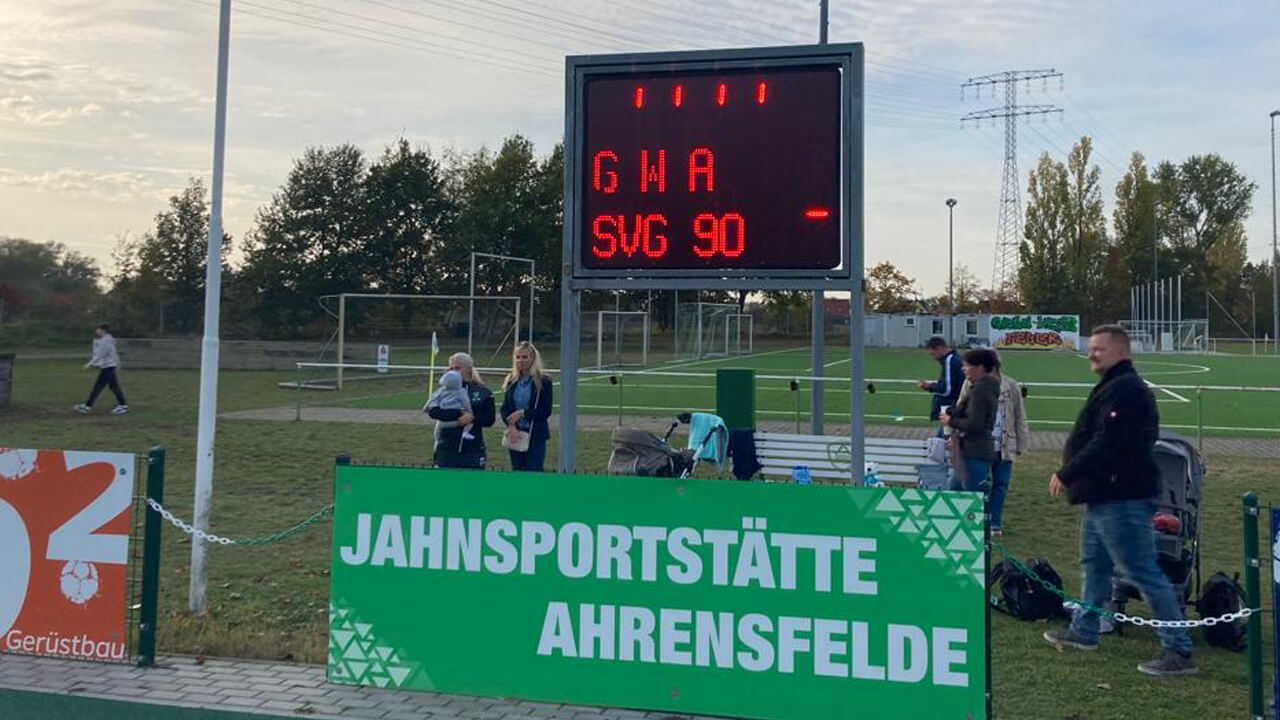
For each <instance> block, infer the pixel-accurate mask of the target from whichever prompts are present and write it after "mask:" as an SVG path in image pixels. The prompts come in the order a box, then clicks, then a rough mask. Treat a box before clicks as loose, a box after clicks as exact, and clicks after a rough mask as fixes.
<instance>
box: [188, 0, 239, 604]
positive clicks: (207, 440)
mask: <svg viewBox="0 0 1280 720" xmlns="http://www.w3.org/2000/svg"><path fill="white" fill-rule="evenodd" d="M230 41H231V0H222V2H221V4H220V6H219V10H218V81H217V82H218V88H217V100H216V104H215V106H214V120H213V178H212V180H211V182H210V189H211V193H210V195H211V196H210V202H209V256H208V260H207V266H206V267H205V281H204V342H203V343H202V344H201V348H200V409H199V420H198V421H197V425H196V486H195V513H194V514H195V527H196V530H199V531H204V532H208V530H209V506H210V505H211V504H212V503H213V438H214V429H215V428H214V425H215V423H214V421H215V420H216V419H217V414H218V350H219V347H218V320H219V317H218V311H219V309H220V308H219V303H220V301H221V299H222V171H223V157H224V156H225V150H226V139H227V53H228V51H229V48H230V44H231V42H230ZM204 561H205V543H204V541H203V540H201V539H200V537H199V534H196V535H194V536H192V538H191V584H190V588H189V590H190V593H189V599H188V609H190V610H191V612H193V613H195V614H197V615H203V614H204V612H205V607H206V606H205V562H204Z"/></svg>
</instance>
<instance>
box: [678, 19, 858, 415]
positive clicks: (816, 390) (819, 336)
mask: <svg viewBox="0 0 1280 720" xmlns="http://www.w3.org/2000/svg"><path fill="white" fill-rule="evenodd" d="M829 5H830V3H829V0H821V2H820V3H819V17H818V44H819V45H826V44H827V24H828V23H827V18H828V16H829ZM859 309H860V308H859ZM826 310H827V309H826V307H825V305H824V295H823V292H822V291H821V290H815V291H814V292H813V321H812V322H811V323H810V324H811V325H812V326H813V327H812V335H813V337H812V338H811V340H810V342H811V343H812V350H811V355H810V363H809V364H810V365H812V366H813V367H812V369H811V370H810V371H809V374H810V375H811V376H814V377H815V378H817V377H821V376H822V374H823V371H824V370H825V368H824V367H823V366H824V365H825V363H824V362H823V360H824V358H823V351H824V350H825V344H826V339H827V338H826V329H827V318H826ZM853 310H854V308H853V298H852V297H850V298H849V311H850V312H853ZM698 317H699V318H701V317H702V316H701V314H699V316H698ZM852 329H853V328H852V327H850V331H852ZM699 330H701V328H699ZM698 337H699V338H701V337H702V334H701V332H699V334H698ZM809 388H810V390H809V392H810V400H809V410H810V417H809V430H810V432H811V433H812V434H814V435H821V434H822V421H823V420H824V419H825V418H824V416H825V414H826V408H825V407H824V403H823V400H824V397H823V394H822V381H821V380H817V379H815V380H813V381H812V382H811V383H810V386H809Z"/></svg>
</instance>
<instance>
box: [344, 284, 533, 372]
mask: <svg viewBox="0 0 1280 720" xmlns="http://www.w3.org/2000/svg"><path fill="white" fill-rule="evenodd" d="M336 306H337V308H336V313H334V314H335V318H336V320H337V330H336V332H335V334H334V339H333V342H332V343H331V347H330V348H328V349H327V350H326V351H325V352H324V353H323V354H324V355H325V357H324V358H323V359H322V360H321V362H324V363H335V364H338V365H340V367H337V368H333V369H332V370H331V371H330V372H329V373H327V374H328V375H329V376H330V378H331V380H332V382H334V383H335V384H336V387H337V388H338V389H342V386H343V383H344V382H352V381H357V380H368V379H386V378H396V377H405V376H406V375H408V376H419V375H421V376H423V377H425V376H426V375H427V374H428V372H429V371H428V370H427V369H425V368H427V367H428V366H430V365H432V337H433V336H434V337H435V338H436V343H437V347H438V352H437V353H436V356H435V363H434V364H435V366H436V367H443V366H444V365H445V364H446V361H447V358H448V357H449V356H450V355H452V354H453V353H456V352H467V353H470V354H471V356H472V358H474V359H475V362H476V365H477V367H482V368H488V367H507V366H509V365H510V362H511V351H512V349H513V348H514V346H515V343H516V342H517V339H518V338H519V337H520V320H521V311H522V306H521V299H520V298H518V297H496V296H487V295H395V294H371V293H344V294H342V295H338V296H337V297H336ZM469 319H471V320H469ZM339 358H341V360H339ZM379 364H382V365H384V367H381V368H379V367H378V365H379ZM346 366H354V367H346ZM365 366H372V367H365ZM396 366H414V367H416V368H423V369H415V370H396V369H395V368H396Z"/></svg>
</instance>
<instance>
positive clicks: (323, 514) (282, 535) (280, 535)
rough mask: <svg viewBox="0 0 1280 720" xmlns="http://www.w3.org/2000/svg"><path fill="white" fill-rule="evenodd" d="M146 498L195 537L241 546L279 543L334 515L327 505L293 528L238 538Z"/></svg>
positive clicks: (181, 528)
mask: <svg viewBox="0 0 1280 720" xmlns="http://www.w3.org/2000/svg"><path fill="white" fill-rule="evenodd" d="M146 500H147V506H148V507H150V508H151V509H152V510H155V511H156V512H158V513H160V517H162V518H164V519H165V520H167V521H169V523H170V524H172V525H173V526H174V527H176V528H178V529H179V530H181V531H182V532H184V533H186V534H188V535H191V536H193V537H196V538H199V539H201V540H203V541H205V542H208V543H215V544H217V545H237V546H240V547H257V546H261V545H271V544H272V543H278V542H280V541H282V540H287V539H289V538H291V537H293V536H294V535H297V534H298V533H300V532H303V531H304V530H306V529H307V528H309V527H311V526H312V525H315V524H316V523H319V522H324V521H325V520H328V519H329V518H330V517H332V516H333V506H332V505H326V506H325V507H323V508H320V510H319V511H317V512H316V513H314V514H313V515H312V516H311V517H309V518H307V519H306V520H303V521H302V522H300V523H298V524H297V525H294V526H293V527H291V528H288V529H287V530H281V531H280V532H277V533H271V534H270V535H263V536H262V537H256V538H239V539H237V538H229V537H221V536H219V535H214V534H213V533H207V532H205V531H203V530H199V529H197V528H194V527H192V526H191V525H188V524H187V523H186V522H183V520H182V518H179V517H178V516H176V515H174V514H173V513H171V512H169V510H168V509H167V508H165V507H164V506H163V505H161V504H160V503H158V502H156V501H155V500H153V499H151V498H146Z"/></svg>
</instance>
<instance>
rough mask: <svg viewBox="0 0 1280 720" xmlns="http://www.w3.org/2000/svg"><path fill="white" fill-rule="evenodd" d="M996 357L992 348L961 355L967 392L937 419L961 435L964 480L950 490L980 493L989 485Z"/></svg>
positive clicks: (996, 386) (997, 390) (996, 391)
mask: <svg viewBox="0 0 1280 720" xmlns="http://www.w3.org/2000/svg"><path fill="white" fill-rule="evenodd" d="M998 363H999V357H998V356H997V355H996V354H995V352H994V351H992V350H986V349H979V350H970V351H969V352H967V353H965V355H964V375H965V378H967V379H968V381H969V385H970V388H969V395H968V396H967V397H965V398H964V399H963V400H961V401H960V402H959V404H957V405H956V407H955V408H954V409H953V410H952V411H951V412H950V413H949V414H945V415H942V416H941V417H940V418H939V420H941V421H942V424H943V425H944V426H946V427H950V428H951V429H953V430H955V431H957V433H958V434H959V436H960V454H961V455H962V456H963V458H964V482H963V485H961V483H959V482H957V483H955V484H954V485H953V486H952V488H951V489H952V490H968V491H971V492H981V491H983V490H985V489H986V488H987V487H988V478H989V477H990V475H991V466H992V464H993V463H994V461H995V458H996V450H995V446H994V441H993V440H992V437H991V431H992V430H993V429H994V428H995V424H996V411H997V410H998V409H999V407H1000V378H999V376H997V375H996V374H995V370H996V365H997V364H998Z"/></svg>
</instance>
